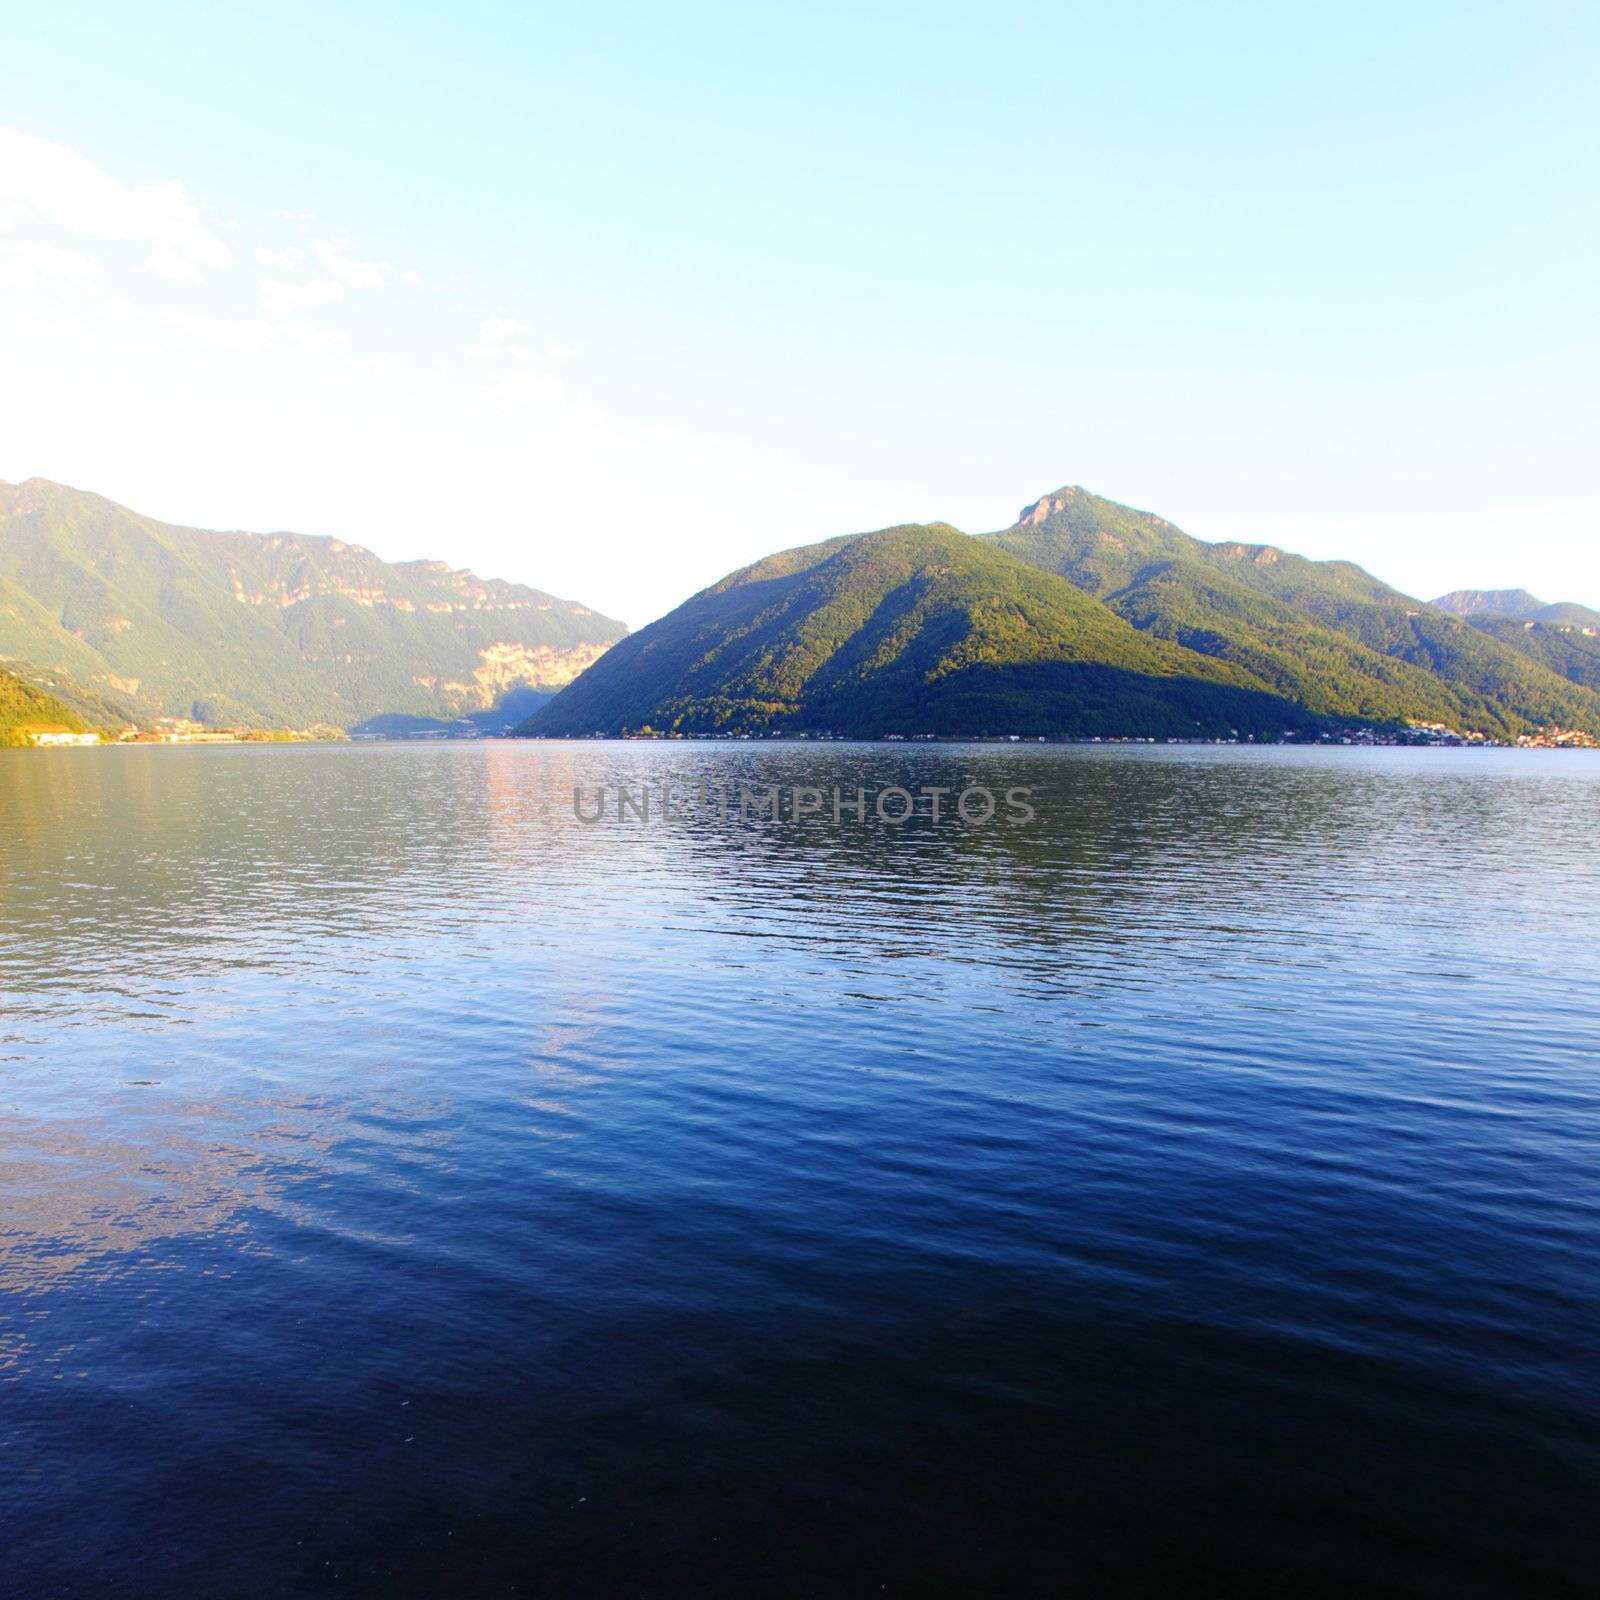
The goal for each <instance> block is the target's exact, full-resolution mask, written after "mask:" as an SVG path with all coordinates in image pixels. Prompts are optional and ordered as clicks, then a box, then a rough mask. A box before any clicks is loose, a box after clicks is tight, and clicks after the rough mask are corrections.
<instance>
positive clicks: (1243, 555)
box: [988, 488, 1600, 738]
mask: <svg viewBox="0 0 1600 1600" xmlns="http://www.w3.org/2000/svg"><path fill="white" fill-rule="evenodd" d="M988 538H989V539H990V540H991V541H992V542H993V543H995V544H997V545H999V546H1000V547H1001V548H1003V549H1006V550H1009V551H1011V552H1012V553H1013V554H1015V555H1017V556H1019V557H1020V558H1021V559H1022V560H1024V561H1027V562H1029V563H1031V564H1032V565H1034V566H1037V567H1040V568H1042V569H1043V570H1045V571H1047V572H1055V573H1059V574H1060V575H1062V576H1063V577H1066V578H1068V579H1069V580H1070V581H1071V582H1073V583H1075V584H1077V585H1078V586H1079V587H1080V588H1082V589H1084V590H1085V591H1086V592H1088V593H1090V594H1093V595H1095V596H1097V597H1099V598H1100V599H1103V600H1104V601H1105V602H1106V604H1107V605H1108V606H1109V607H1110V608H1111V609H1112V610H1113V611H1116V612H1117V613H1118V614H1119V615H1121V616H1125V617H1126V618H1127V619H1128V620H1129V621H1130V622H1132V623H1134V624H1135V625H1136V626H1138V627H1141V628H1147V629H1149V630H1151V631H1153V632H1157V633H1160V634H1162V635H1163V636H1165V637H1171V638H1176V639H1180V640H1181V641H1182V642H1183V643H1185V644H1187V645H1189V646H1190V647H1191V648H1193V649H1196V650H1200V651H1202V652H1204V653H1205V654H1207V655H1212V656H1216V657H1217V658H1219V659H1222V660H1228V661H1234V662H1237V663H1239V664H1241V665H1244V666H1247V667H1248V668H1249V669H1250V670H1251V671H1252V672H1254V673H1255V674H1256V675H1257V676H1258V677H1259V678H1260V679H1261V681H1262V682H1264V683H1267V684H1270V685H1272V686H1273V687H1274V688H1276V689H1279V690H1280V691H1281V692H1283V693H1286V694H1290V695H1292V696H1294V697H1295V698H1296V699H1298V700H1301V701H1302V702H1303V703H1304V704H1306V705H1307V706H1308V707H1312V708H1314V709H1316V710H1319V711H1323V712H1326V713H1328V714H1330V715H1335V716H1344V717H1359V716H1374V717H1380V718H1384V717H1401V718H1415V719H1417V720H1419V721H1429V722H1434V721H1436V722H1446V723H1449V724H1451V725H1452V726H1455V727H1458V728H1461V729H1463V730H1467V731H1475V732H1479V733H1484V734H1488V735H1490V736H1492V737H1496V738H1504V737H1508V736H1512V735H1515V734H1518V733H1526V732H1531V731H1533V730H1534V729H1536V728H1539V727H1544V726H1548V725H1550V724H1552V723H1557V724H1560V725H1561V726H1562V727H1566V728H1579V729H1582V730H1584V731H1586V732H1589V733H1597V734H1600V696H1597V695H1596V694H1595V693H1594V692H1593V691H1592V690H1590V689H1587V688H1585V687H1583V686H1582V685H1581V684H1578V683H1574V682H1571V681H1568V679H1567V678H1565V677H1563V676H1561V675H1559V674H1558V673H1556V672H1554V671H1552V670H1551V669H1550V668H1549V667H1548V666H1547V665H1544V664H1543V663H1541V662H1539V661H1536V660H1534V659H1532V658H1530V657H1529V656H1528V655H1526V654H1524V653H1522V652H1520V651H1518V650H1515V649H1512V648H1510V647H1509V646H1508V645H1507V644H1506V643H1505V642H1504V641H1502V640H1501V639H1499V638H1496V637H1493V636H1491V635H1489V634H1487V633H1485V632H1484V631H1482V630H1481V629H1478V628H1474V627H1472V626H1470V625H1469V624H1468V623H1466V622H1464V621H1463V620H1462V619H1461V618H1460V617H1457V616H1453V615H1451V614H1449V613H1448V612H1445V611H1442V610H1440V609H1438V608H1437V607H1435V606H1430V605H1424V604H1423V603H1422V602H1421V601H1420V600H1413V599H1411V598H1410V597H1409V596H1407V595H1403V594H1401V593H1400V592H1399V591H1398V590H1395V589H1391V588H1390V587H1389V586H1388V585H1387V584H1385V583H1381V582H1379V581H1378V579H1376V578H1374V577H1372V576H1371V574H1369V573H1367V572H1364V571H1363V570H1362V569H1361V568H1360V567H1358V566H1355V565H1354V564H1353V563H1351V562H1348V561H1310V560H1307V559H1306V558H1305V557H1304V556H1296V555H1291V554H1289V553H1288V552H1286V551H1283V550H1279V549H1277V548H1276V547H1275V546H1272V545H1259V544H1234V543H1220V544H1208V543H1205V542H1204V541H1202V540H1199V539H1194V538H1191V537H1190V536H1189V535H1188V534H1186V533H1183V532H1182V531H1181V530H1179V529H1178V528H1175V527H1174V526H1173V525H1172V524H1171V523H1170V522H1167V521H1165V520H1164V519H1162V518H1160V517H1157V516H1153V515H1152V514H1151V513H1149V512H1145V511H1135V510H1132V509H1131V508H1129V507H1127V506H1122V505H1118V504H1117V503H1116V502H1115V501H1112V500H1104V499H1102V498H1101V497H1100V496H1098V495H1093V494H1090V493H1089V492H1088V491H1087V490H1085V489H1081V488H1064V489H1059V490H1057V491H1056V492H1055V493H1054V494H1052V495H1046V496H1045V497H1044V498H1043V499H1042V500H1039V501H1037V502H1035V504H1034V505H1032V506H1029V507H1028V508H1027V509H1026V510H1025V511H1024V512H1023V514H1022V516H1021V518H1020V519H1019V520H1018V522H1017V524H1016V525H1015V526H1014V527H1012V528H1009V529H1007V530H1005V531H1004V532H1003V533H997V534H991V535H989V536H988ZM1529 598H1531V596H1530V597H1529ZM1407 668H1409V669H1414V670H1410V671H1407V670H1404V669H1407Z"/></svg>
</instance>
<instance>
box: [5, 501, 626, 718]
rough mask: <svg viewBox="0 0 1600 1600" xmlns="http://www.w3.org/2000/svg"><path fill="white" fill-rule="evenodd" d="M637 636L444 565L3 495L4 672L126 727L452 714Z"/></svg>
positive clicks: (558, 676)
mask: <svg viewBox="0 0 1600 1600" xmlns="http://www.w3.org/2000/svg"><path fill="white" fill-rule="evenodd" d="M625 632H626V629H625V628H624V627H623V626H622V624H621V623H619V622H614V621H612V620H611V619H609V618H607V617H603V616H600V615H598V614H597V613H595V612H593V611H590V610H589V609H588V608H587V607H584V606H581V605H577V604H574V603H573V602H571V601H568V600H559V599H557V598H555V597H554V596H552V595H548V594H543V593H541V592H540V591H539V590H537V589H529V588H525V587H523V586H521V585H519V584H511V583H503V582H500V581H498V580H495V579H483V578H479V577H476V576H475V575H474V574H472V573H471V572H467V571H464V570H461V569H457V568H452V567H450V566H449V565H448V564H447V563H445V562H442V561H408V562H399V563H391V562H386V561H381V560H379V558H378V557H377V556H375V555H373V553H372V552H371V551H370V550H365V549H363V548H362V547H361V546H360V545H352V544H346V543H344V542H342V541H340V540H338V539H329V538H321V537H313V536H310V535H305V534H294V533H273V534H254V533H218V532H210V531H207V530H204V529H199V528H179V527H172V526H169V525H168V524H166V523H161V522H155V521H153V520H151V519H150V518H148V517H143V516H140V515H138V514H137V513H135V512H133V511H129V510H128V509H126V508H125V507H123V506H119V505H117V504H115V503H114V502H112V501H110V500H106V499H103V498H102V497H101V496H99V495H94V494H87V493H84V492H82V491H80V490H77V489H70V488H66V487H64V486H62V485H60V484H55V483H50V482H47V481H45V480H44V479H40V478H33V479H30V480H29V481H28V482H26V483H23V484H19V485H12V484H0V662H4V663H6V664H10V663H14V662H22V663H28V664H29V666H30V668H32V669H35V670H37V671H43V672H46V673H59V674H62V675H64V676H65V677H67V678H70V679H72V680H74V681H75V682H76V683H78V684H81V685H82V686H83V688H84V690H85V691H86V692H88V693H90V694H94V695H100V696H104V697H107V698H108V699H110V698H114V699H116V700H117V701H119V702H120V703H122V704H124V705H125V706H126V707H127V708H128V709H129V711H130V712H131V713H132V714H133V716H134V717H135V718H136V719H138V718H154V717H157V716H180V717H193V718H194V719H195V720H197V721H201V722H209V723H213V724H240V725H256V726H291V727H307V726H310V725H312V724H314V723H319V722H320V723H331V724H333V725H336V726H339V727H349V726H352V725H354V724H356V723H360V722H362V721H364V720H365V719H367V718H370V717H375V716H381V715H385V714H400V715H407V716H418V717H428V718H439V719H446V720H448V719H453V718H456V717H459V716H462V715H469V714H471V713H474V712H478V711H484V710H489V709H491V708H492V707H494V706H495V705H496V704H497V703H498V701H499V700H500V699H501V698H502V697H503V696H504V695H505V693H506V692H507V691H508V690H511V689H514V688H517V687H519V686H526V687H531V688H536V689H541V690H546V691H550V690H554V689H558V688H560V687H561V686H562V685H563V684H566V683H568V682H570V681H571V680H572V679H573V678H575V677H576V676H577V675H578V673H579V672H581V671H582V670H583V669H584V668H585V667H587V666H589V665H590V664H591V663H592V662H593V661H595V660H596V659H597V658H598V657H599V656H600V655H602V654H603V653H604V651H605V650H606V649H608V648H609V647H610V646H611V645H612V644H613V643H615V642H616V640H617V639H619V638H621V637H622V636H623V634H624V633H625Z"/></svg>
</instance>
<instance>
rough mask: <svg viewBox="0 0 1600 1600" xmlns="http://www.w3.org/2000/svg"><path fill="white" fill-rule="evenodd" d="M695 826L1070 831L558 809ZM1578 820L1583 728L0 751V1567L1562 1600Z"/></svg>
mask: <svg viewBox="0 0 1600 1600" xmlns="http://www.w3.org/2000/svg"><path fill="white" fill-rule="evenodd" d="M663 783H666V784H668V785H669V789H670V787H671V786H674V785H676V786H680V787H681V788H682V790H683V791H684V792H685V793H689V792H696V791H699V790H700V789H702V788H704V789H705V790H706V791H707V792H720V793H723V794H727V793H732V794H733V795H735V796H737V794H738V791H739V789H740V787H742V786H755V787H756V788H757V789H759V788H760V787H761V786H764V785H766V784H769V783H776V784H779V785H780V786H786V787H796V786H808V787H809V786H815V787H817V788H819V789H821V790H823V791H825V792H829V793H831V790H832V789H833V788H834V787H835V786H840V787H842V788H844V789H845V790H846V791H847V792H853V790H854V788H855V787H856V786H858V785H861V786H864V787H865V788H866V789H867V790H868V791H869V792H872V791H881V790H883V789H885V788H888V787H891V786H893V787H905V788H906V789H908V790H909V791H912V792H916V791H918V790H919V789H921V788H924V787H941V788H952V789H956V790H959V789H962V788H966V787H969V786H980V787H988V788H990V789H992V790H993V791H994V792H996V793H1003V792H1004V791H1005V790H1007V789H1009V788H1019V787H1025V788H1027V789H1028V790H1029V791H1030V793H1031V801H1030V803H1031V806H1032V807H1033V809H1034V812H1035V815H1034V817H1033V819H1032V820H1031V821H1027V822H1022V821H1015V820H1006V819H1005V817H1004V816H997V817H996V818H995V819H994V820H993V821H991V822H989V823H987V824H968V823H966V822H963V821H962V820H961V819H960V818H959V817H956V816H953V815H951V814H950V813H949V810H948V807H947V809H946V812H945V814H944V815H943V816H942V817H941V819H940V820H939V821H937V822H935V821H933V820H931V819H930V818H928V817H926V816H918V817H914V818H912V819H911V820H910V821H908V822H905V823H903V824H898V825H896V824H891V823H885V822H881V821H879V820H878V819H877V817H876V816H875V815H874V814H873V812H872V810H871V807H870V804H869V807H868V813H867V815H866V816H865V817H864V818H863V819H862V820H860V821H857V820H856V819H855V818H854V817H853V815H851V814H849V813H846V814H845V815H844V816H843V818H842V820H841V821H839V822H837V823H836V822H835V821H834V820H833V818H832V816H831V815H830V814H826V813H825V814H823V815H805V816H802V817H801V818H800V819H798V820H790V819H789V818H788V817H784V818H782V819H780V820H779V821H778V822H775V823H774V822H772V821H769V820H766V819H765V818H764V817H756V816H746V817H743V818H741V817H740V816H739V815H738V812H737V809H730V810H729V811H728V814H727V815H725V816H724V815H720V814H719V810H718V808H717V807H715V806H711V805H706V804H699V805H697V806H692V807H690V808H689V809H688V810H686V811H680V813H679V814H678V815H677V816H676V817H674V818H672V819H669V820H663V819H662V818H661V816H660V814H659V807H657V809H656V810H654V811H653V812H652V814H651V817H650V820H649V821H648V822H645V821H642V820H640V819H639V818H638V817H637V816H636V815H634V814H632V813H629V814H628V815H626V816H624V817H623V818H621V819H619V818H618V817H617V815H616V814H615V810H614V808H610V809H608V810H607V812H606V815H605V817H604V819H603V820H602V821H599V822H596V823H585V822H582V821H580V820H578V818H577V817H575V816H574V813H573V791H574V789H575V788H577V789H579V790H580V791H582V792H584V793H585V794H588V795H591V796H592V795H594V794H596V793H597V792H598V791H600V790H601V789H602V788H607V789H608V790H609V792H611V793H613V794H614V793H615V791H616V789H617V788H618V787H619V786H620V787H622V788H626V789H629V790H630V792H631V791H637V790H639V789H640V788H642V787H647V786H649V785H655V786H656V789H657V792H658V793H659V791H660V786H661V785H662V784H663ZM1002 810H1003V808H1002ZM1597 841H1600V756H1596V755H1592V754H1587V753H1577V752H1573V753H1567V752H1543V751H1510V750H1507V751H1470V750H1438V751H1425V750H1371V751H1369V750H1360V749H1348V750H1347V749H1336V750H1293V749H1253V748H1237V747H1218V748H1210V747H1206V748H1199V747H1196V748H1189V747H1172V748H1167V747H1024V746H917V745H902V746H895V745H859V744H843V743H840V744H809V745H808V744H794V743H789V744H782V745H778V744H768V745H760V744H743V743H741V744H726V745H724V744H717V745H712V744H643V743H631V744H622V743H575V744H560V743H548V744H538V743H516V742H491V743H482V744H449V745H446V744H431V745H429V744H411V745H406V744H395V745H376V746H320V747H319V746H289V747H252V746H239V747H219V748H208V749H183V748H148V747H147V748H131V749H108V750H100V751H60V752H44V751H41V752H33V751H20V752H3V753H0V1462H3V1470H4V1478H3V1482H0V1592H4V1593H5V1594H6V1595H7V1596H8V1597H16V1596H35V1595H37V1596H47V1595H64V1596H65V1595H89V1594H94V1595H118V1596H145V1595H150V1596H171V1595H178V1594H182V1595H185V1596H209V1595H218V1596H224V1595H225V1596H230V1597H240V1596H273V1597H276V1596H301V1595H320V1594H330V1595H333V1594H337V1595H361V1596H365V1595H373V1596H378V1595H383V1596H393V1595H455V1594H461V1595H471V1596H494V1595H512V1594H520V1595H557V1596H565V1595H591V1594H592V1595H605V1596H624V1595H639V1596H654V1595H671V1596H678V1595H721V1594H741V1595H780V1596H788V1595H794V1596H831V1595H848V1596H855V1595H863V1596H868V1595H883V1594H888V1595H894V1594H901V1595H916V1594H930V1593H949V1594H998V1595H1015V1594H1063V1593H1066V1594H1129V1593H1161V1594H1174V1593H1182V1594H1195V1593H1219V1594H1220V1593H1228V1594H1235V1595H1236V1594H1240V1593H1258V1592H1259V1593H1274V1594H1290V1595H1293V1594H1307V1593H1330V1594H1333V1593H1340V1594H1350V1593H1358V1594H1391V1593H1392V1594H1408V1595H1438V1596H1450V1597H1452V1600H1454V1597H1459V1596H1462V1595H1474V1594H1484V1595H1492V1594H1506V1593H1509V1592H1521V1593H1527V1594H1538V1595H1541V1596H1549V1595H1555V1594H1567V1593H1571V1594H1578V1593H1589V1592H1592V1585H1593V1575H1594V1573H1595V1572H1596V1571H1597V1570H1600V1538H1597V1535H1596V1519H1595V1511H1596V1504H1597V1494H1596V1490H1597V1485H1600V940H1597V937H1596V935H1597V931H1600V915H1597V911H1600V843H1597Z"/></svg>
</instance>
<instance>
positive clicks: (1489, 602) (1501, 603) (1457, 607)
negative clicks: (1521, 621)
mask: <svg viewBox="0 0 1600 1600" xmlns="http://www.w3.org/2000/svg"><path fill="white" fill-rule="evenodd" d="M1433 604H1434V605H1436V606H1438V608H1439V609H1440V610H1441V611H1453V612H1454V613H1455V614H1456V615H1457V616H1458V617H1522V618H1528V617H1531V616H1532V615H1533V614H1534V613H1535V612H1536V611H1542V610H1544V609H1545V604H1544V601H1543V600H1541V599H1540V598H1539V597H1538V596H1537V595H1533V594H1529V593H1528V591H1527V590H1526V589H1452V590H1451V591H1450V593H1449V594H1442V595H1440V596H1439V598H1438V599H1437V600H1435V601H1434V602H1433Z"/></svg>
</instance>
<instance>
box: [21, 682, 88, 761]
mask: <svg viewBox="0 0 1600 1600" xmlns="http://www.w3.org/2000/svg"><path fill="white" fill-rule="evenodd" d="M32 724H41V725H43V726H47V727H60V728H69V729H71V731H72V732H74V733H83V732H84V731H86V727H87V724H85V722H84V721H83V719H82V718H81V717H80V716H79V715H78V714H77V712H76V711H74V710H73V709H72V708H71V707H70V706H68V705H65V704H64V703H63V702H62V701H60V700H57V699H56V698H55V697H54V696H53V695H48V694H46V693H45V692H44V691H43V690H42V689H39V688H36V687H35V686H34V685H33V684H31V683H29V682H28V681H27V680H26V679H24V678H19V677H18V676H17V675H16V673H14V672H7V671H6V670H5V669H4V668H0V747H4V746H8V745H19V744H26V743H28V742H29V740H28V738H27V736H26V735H25V734H24V733H23V732H22V730H23V729H24V728H26V727H28V726H30V725H32Z"/></svg>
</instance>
